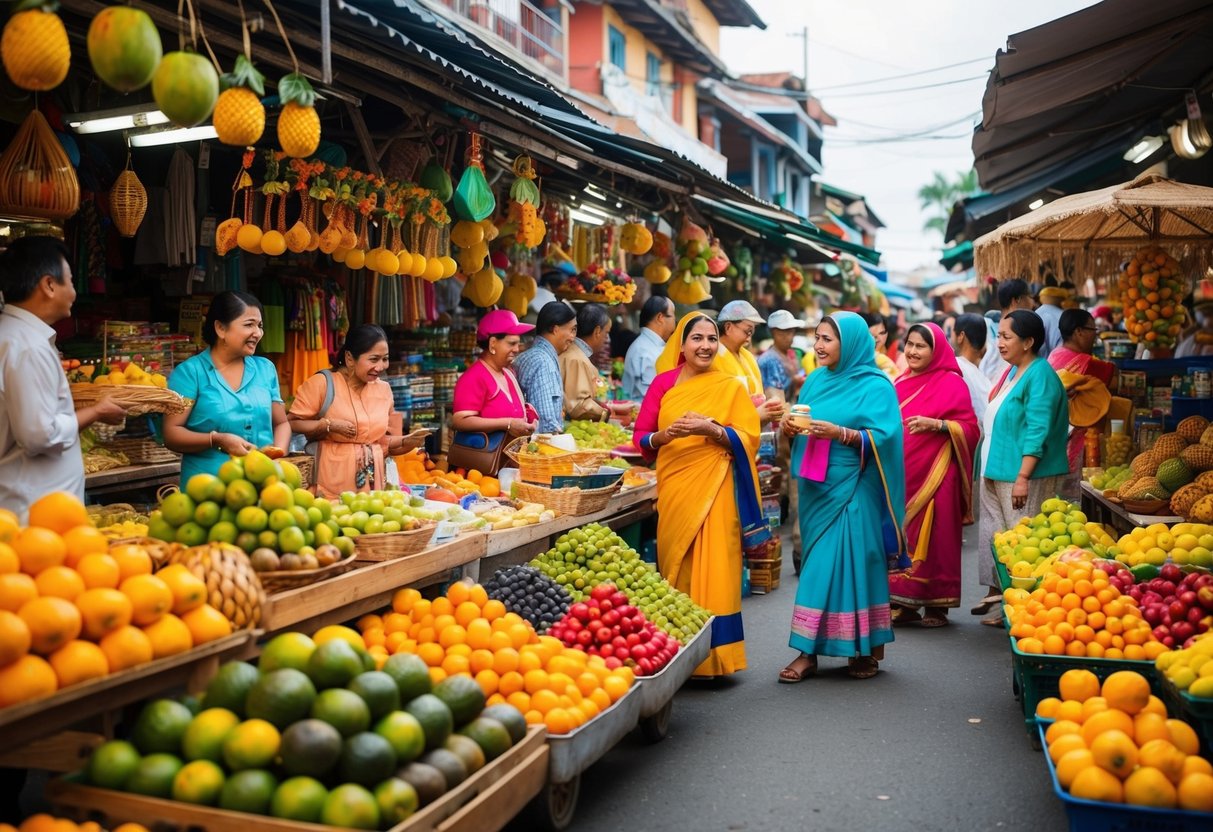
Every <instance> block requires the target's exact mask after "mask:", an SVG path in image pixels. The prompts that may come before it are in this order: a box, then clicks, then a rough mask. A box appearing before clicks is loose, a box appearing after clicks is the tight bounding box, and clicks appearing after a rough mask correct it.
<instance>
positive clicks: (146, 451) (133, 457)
mask: <svg viewBox="0 0 1213 832" xmlns="http://www.w3.org/2000/svg"><path fill="white" fill-rule="evenodd" d="M105 447H107V448H109V449H110V450H111V451H118V452H120V453H122V454H125V455H126V458H127V459H129V460H130V461H131V465H160V464H162V463H166V462H179V461H180V460H181V455H180V454H176V453H173V452H172V451H170V450H169V449H168V448H166V447H164V446H163V445H161V444H159V443H158V442H155V441H153V440H151V439H114V440H112V441H110V442H106V443H105Z"/></svg>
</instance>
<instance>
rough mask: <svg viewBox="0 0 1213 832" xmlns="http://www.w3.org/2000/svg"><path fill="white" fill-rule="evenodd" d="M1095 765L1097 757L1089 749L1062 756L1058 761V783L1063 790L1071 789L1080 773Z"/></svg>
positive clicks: (1078, 749) (1077, 749) (1076, 750)
mask: <svg viewBox="0 0 1213 832" xmlns="http://www.w3.org/2000/svg"><path fill="white" fill-rule="evenodd" d="M1093 765H1095V756H1094V755H1093V754H1092V753H1091V750H1090V749H1088V748H1075V749H1073V750H1072V751H1067V752H1066V753H1065V754H1062V755H1061V757H1060V758H1059V759H1058V760H1057V782H1059V783H1061V787H1062V788H1063V789H1069V788H1070V784H1071V783H1073V782H1074V778H1075V777H1077V776H1078V772H1080V771H1082V770H1083V769H1084V768H1090V767H1091V766H1093Z"/></svg>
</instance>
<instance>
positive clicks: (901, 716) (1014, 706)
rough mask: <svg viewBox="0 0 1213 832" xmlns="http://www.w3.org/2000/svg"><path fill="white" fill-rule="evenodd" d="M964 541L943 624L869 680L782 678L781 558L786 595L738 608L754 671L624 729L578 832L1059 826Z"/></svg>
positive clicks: (593, 772) (1059, 814) (584, 795)
mask: <svg viewBox="0 0 1213 832" xmlns="http://www.w3.org/2000/svg"><path fill="white" fill-rule="evenodd" d="M966 532H968V539H967V540H966V547H965V549H966V550H965V575H966V578H965V598H964V603H963V605H962V607H961V608H960V609H959V610H953V611H952V623H951V624H950V625H949V626H947V627H943V628H940V629H934V630H922V629H917V628H905V629H902V628H899V629H898V630H897V640H896V642H895V643H894V644H892V645H890V646H889V647H888V648H887V652H886V660H885V661H884V662H882V663H881V673H880V674H879V675H877V676H876V677H875V678H874V679H869V680H854V679H851V678H850V677H848V676H847V675H846V662H845V660H842V659H823V660H822V662H821V670H820V671H819V673H818V675H817V676H816V677H811V678H810V679H808V680H806V681H805V682H802V683H801V684H798V685H780V684H778V683H777V682H776V679H777V676H778V673H779V670H780V668H782V667H784V666H785V665H786V664H787V663H788V662H789V661H790V660H791V659H792V658H793V657H794V655H795V654H794V653H793V652H792V651H791V649H790V648H788V646H787V640H788V624H789V620H790V617H791V608H792V603H793V599H794V596H795V589H796V577H795V575H794V574H793V573H792V572H791V568H790V559H788V560H787V562H786V563H785V571H784V575H783V583H782V585H781V586H780V588H779V589H777V590H776V591H775V592H773V593H771V594H769V595H764V596H754V597H751V598H747V599H746V600H745V604H744V609H743V611H744V618H745V631H746V650H747V654H748V659H749V669H748V670H746V671H745V672H744V673H741V674H739V675H738V676H737V677H736V681H733V682H729V683H724V684H722V685H720V686H718V687H700V686H696V685H694V684H693V683H692V684H688V685H687V686H686V687H684V688H683V690H682V691H680V692H679V694H678V696H677V698H676V700H675V703H674V710H673V717H672V723H671V727H670V733H669V735H668V736H667V737H666V739H665V740H664V741H663V742H661V743H659V744H657V745H648V744H646V743H645V741H644V740H643V738H642V737H641V736H640V734H639V732H633V733H632V734H631V735H630V736H629V737H628V738H627V739H626V740H624V741H623V742H622V743H620V744H619V745H618V746H616V747H615V748H614V749H613V750H612V751H611V752H609V753H608V754H607V756H606V757H604V758H603V759H602V760H600V761H599V762H598V763H597V764H596V765H594V766H593V767H592V768H591V769H590V770H589V771H587V772H586V773H585V774H584V775H583V776H582V787H581V796H580V799H579V802H578V806H577V813H576V816H575V818H574V820H573V824H572V826H571V829H572V830H575V832H608V830H609V832H617V830H633V829H634V830H645V832H659V830H729V831H730V832H737V831H738V830H746V832H750V831H751V830H764V832H765V830H804V829H811V830H848V831H850V830H868V829H870V830H920V831H921V832H927V830H1021V829H1022V830H1033V832H1040V831H1041V830H1064V829H1066V828H1067V821H1066V817H1065V810H1064V808H1063V807H1062V804H1061V802H1060V801H1059V800H1057V798H1056V797H1055V796H1054V795H1053V793H1052V787H1051V784H1050V781H1049V776H1048V772H1047V771H1046V768H1045V763H1044V760H1043V758H1042V756H1041V753H1040V752H1039V751H1035V750H1033V749H1032V746H1031V744H1030V743H1029V741H1028V736H1027V734H1026V733H1025V731H1024V725H1023V717H1022V715H1021V712H1020V710H1019V705H1018V703H1017V702H1016V701H1015V699H1014V697H1013V696H1012V692H1011V657H1010V652H1009V650H1008V646H1007V637H1006V635H1005V634H1004V632H1003V631H1002V630H1001V629H994V628H991V627H983V626H981V624H979V619H978V617H976V616H972V615H970V614H969V607H971V606H972V605H973V604H974V603H976V601H977V600H979V599H980V597H981V596H982V594H983V593H982V588H981V587H978V586H977V585H976V584H975V583H974V581H975V578H973V577H971V576H976V575H977V574H979V573H978V570H977V551H976V545H975V539H974V538H975V537H976V528H975V527H971V528H970V529H966ZM986 556H987V557H988V555H986ZM515 827H516V828H521V827H517V824H514V825H513V827H512V828H515ZM528 828H530V827H529V825H528Z"/></svg>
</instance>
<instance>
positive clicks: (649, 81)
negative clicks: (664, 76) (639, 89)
mask: <svg viewBox="0 0 1213 832" xmlns="http://www.w3.org/2000/svg"><path fill="white" fill-rule="evenodd" d="M644 94H645V95H651V96H654V97H657V96H659V95H661V58H659V57H657V56H656V55H654V54H653V53H652V52H647V53H645V58H644Z"/></svg>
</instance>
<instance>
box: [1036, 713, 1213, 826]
mask: <svg viewBox="0 0 1213 832" xmlns="http://www.w3.org/2000/svg"><path fill="white" fill-rule="evenodd" d="M1037 729H1038V730H1039V731H1040V741H1041V743H1042V745H1043V744H1044V739H1045V726H1044V725H1043V724H1041V725H1038V726H1037ZM1041 756H1043V757H1044V760H1045V765H1047V766H1048V767H1049V778H1050V779H1051V780H1052V781H1053V793H1054V794H1056V795H1057V798H1058V799H1059V800H1060V801H1061V802H1062V805H1064V806H1065V807H1066V817H1068V818H1069V819H1070V832H1208V831H1209V830H1210V829H1213V814H1208V813H1205V812H1186V811H1184V810H1182V809H1151V808H1149V807H1147V806H1132V805H1130V804H1128V803H1103V802H1100V801H1098V800H1082V799H1081V798H1077V797H1071V796H1070V794H1069V792H1067V791H1066V790H1065V789H1063V788H1062V787H1061V783H1059V782H1057V768H1056V767H1055V766H1054V765H1053V761H1052V760H1051V759H1049V755H1048V754H1043V755H1041Z"/></svg>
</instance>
